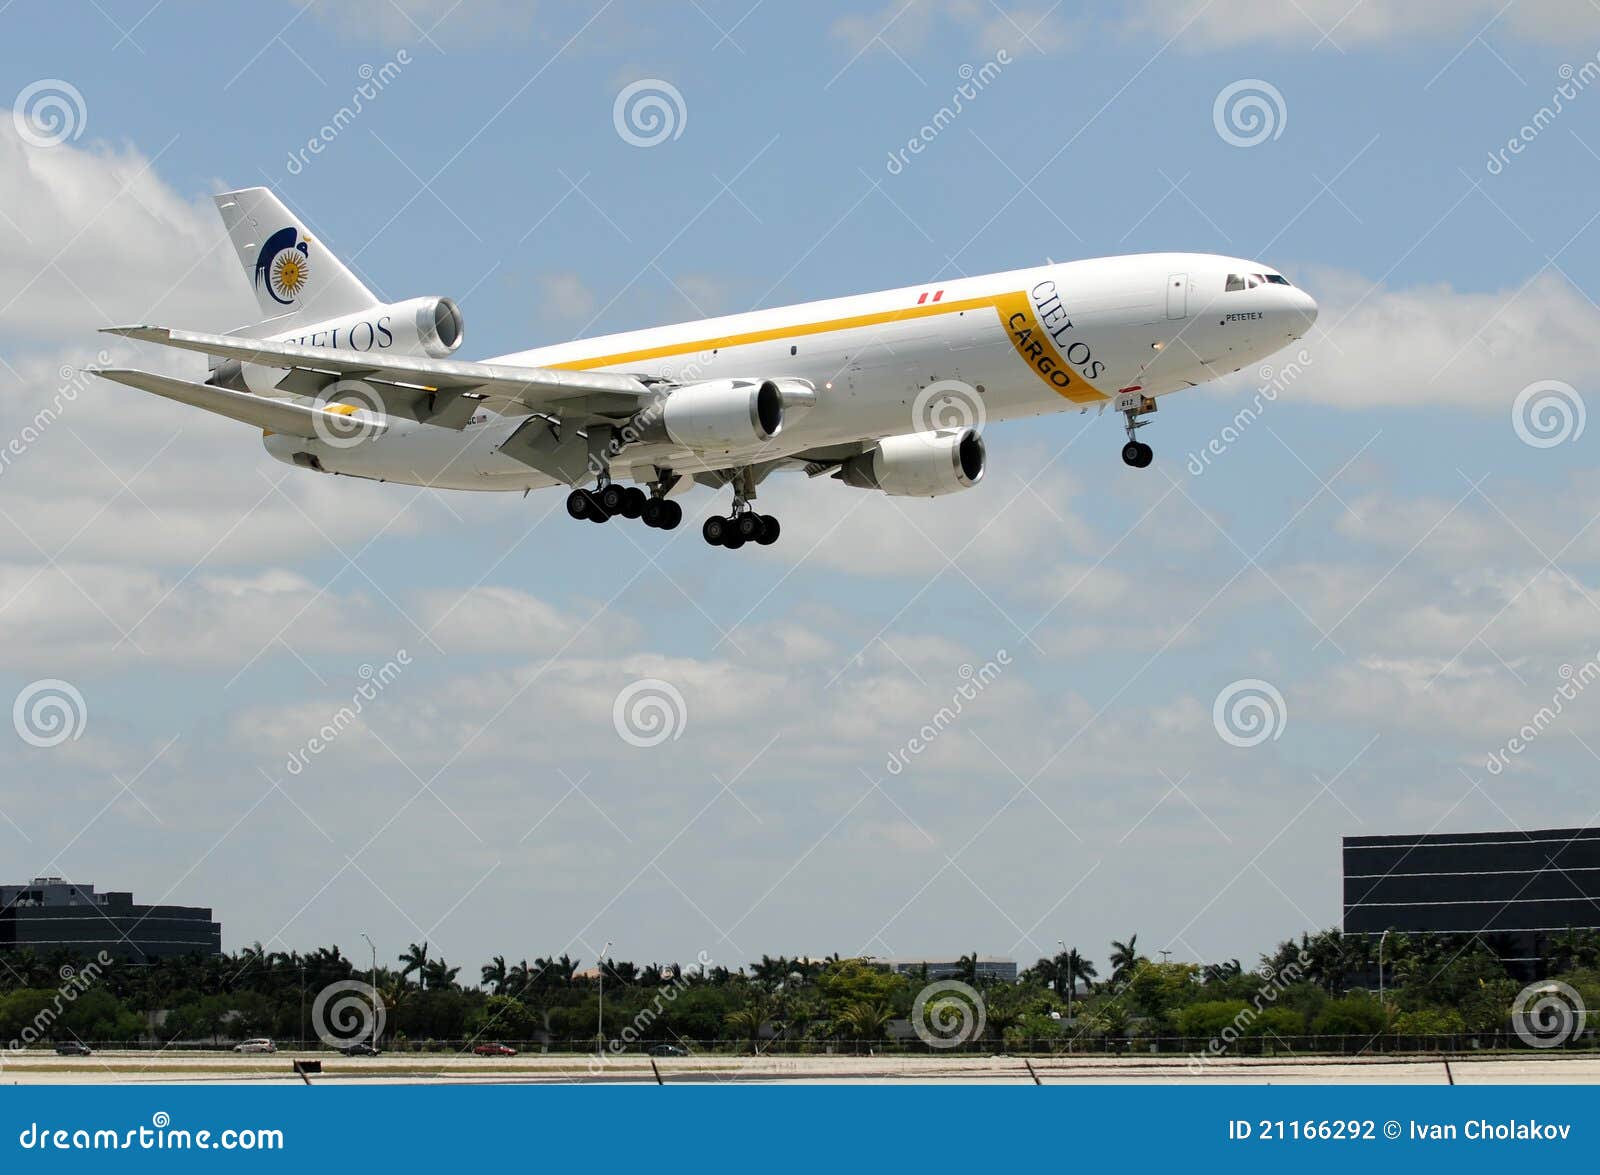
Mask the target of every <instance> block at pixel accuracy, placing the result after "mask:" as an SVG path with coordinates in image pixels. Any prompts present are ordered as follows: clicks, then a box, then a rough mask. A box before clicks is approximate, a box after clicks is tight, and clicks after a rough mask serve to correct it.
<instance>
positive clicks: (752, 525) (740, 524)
mask: <svg viewBox="0 0 1600 1175" xmlns="http://www.w3.org/2000/svg"><path fill="white" fill-rule="evenodd" d="M761 530H762V527H761V515H759V514H756V513H754V512H753V511H752V512H750V513H747V514H741V515H739V517H737V518H735V519H734V520H733V533H734V534H736V535H738V536H739V540H740V541H741V542H744V543H753V542H757V541H759V540H760V538H761Z"/></svg>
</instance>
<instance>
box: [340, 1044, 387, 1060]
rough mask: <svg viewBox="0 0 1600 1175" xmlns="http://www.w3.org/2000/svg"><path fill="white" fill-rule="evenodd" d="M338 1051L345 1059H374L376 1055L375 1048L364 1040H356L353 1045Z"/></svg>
mask: <svg viewBox="0 0 1600 1175" xmlns="http://www.w3.org/2000/svg"><path fill="white" fill-rule="evenodd" d="M339 1051H340V1052H341V1053H343V1054H344V1055H345V1056H347V1057H375V1056H377V1055H378V1050H377V1048H376V1047H375V1046H373V1045H372V1044H369V1043H368V1042H367V1041H364V1040H358V1041H356V1042H355V1043H354V1044H347V1045H345V1046H344V1048H342V1049H340V1050H339Z"/></svg>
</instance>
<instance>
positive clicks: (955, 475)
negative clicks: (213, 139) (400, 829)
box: [93, 188, 1317, 550]
mask: <svg viewBox="0 0 1600 1175" xmlns="http://www.w3.org/2000/svg"><path fill="white" fill-rule="evenodd" d="M216 203H217V208H218V211H219V212H220V213H221V216H222V220H223V223H224V225H225V226H226V228H227V231H228V236H229V239H230V240H231V242H232V244H233V247H234V249H235V250H236V252H237V253H238V256H239V260H240V262H241V264H242V266H243V269H244V273H245V277H246V279H247V280H248V281H249V283H250V286H251V289H252V291H253V292H254V294H255V296H256V300H257V304H258V305H259V307H260V309H261V311H262V313H263V315H264V316H265V317H264V319H263V320H262V321H261V322H257V323H254V324H250V325H247V326H244V327H240V328H238V329H235V330H233V331H231V332H229V333H227V334H220V335H219V334H207V333H202V332H197V331H188V330H182V329H174V328H168V327H161V326H122V327H108V328H106V331H107V333H110V334H113V335H119V336H122V337H126V338H130V339H138V340H143V341H146V342H151V343H157V344H160V345H162V346H167V347H174V348H178V349H180V350H185V351H197V352H200V353H201V354H204V355H206V356H207V357H208V362H209V374H208V375H207V377H206V379H205V381H204V382H203V383H195V382H192V381H189V380H184V379H178V378H174V377H171V376H166V375H158V374H155V373H152V372H145V371H136V370H129V369H123V368H100V369H93V370H94V373H95V374H97V375H99V376H101V377H103V378H105V379H108V380H114V381H116V382H118V383H122V384H126V385H128V386H131V387H134V388H139V389H142V390H144V391H147V392H152V393H154V394H156V395H158V396H164V397H166V398H168V399H171V400H176V401H178V402H180V403H183V404H188V405H191V406H193V407H196V408H203V409H205V410H206V411H208V412H213V413H216V414H218V415H221V416H225V417H228V418H230V419H233V420H237V421H240V422H242V423H245V424H250V425H254V426H256V427H258V428H260V429H262V431H263V443H264V444H265V446H266V450H267V452H268V453H269V454H271V455H272V456H273V457H275V458H276V459H278V460H280V461H284V462H288V463H289V464H292V465H296V466H300V467H302V468H305V469H309V470H313V471H316V472H318V473H324V474H333V475H342V476H347V477H360V478H368V479H372V480H376V481H380V482H391V481H392V482H400V483H403V484H406V485H414V486H428V487H438V488H446V489H457V490H517V491H521V492H522V493H524V494H526V493H527V492H528V491H530V490H534V489H540V488H545V487H551V486H558V485H559V486H567V487H569V491H570V492H569V493H568V495H567V501H566V507H567V512H568V514H570V515H571V516H572V517H573V518H574V519H578V520H589V521H592V522H606V521H608V520H610V519H612V518H617V517H621V518H626V519H642V520H643V522H644V523H645V525H646V526H649V527H655V528H658V529H662V530H672V529H675V528H676V527H677V526H678V525H679V524H680V523H681V522H682V520H683V507H682V504H681V502H680V501H679V500H678V499H679V498H681V497H682V495H683V494H685V493H686V492H688V491H689V490H690V489H692V488H693V487H694V486H695V485H697V484H698V485H702V486H707V487H711V488H713V489H720V488H723V487H731V489H732V491H733V504H732V509H731V510H730V512H729V513H728V514H727V515H722V514H720V513H717V514H713V515H711V516H710V517H708V518H707V519H706V520H705V523H704V525H703V527H702V536H703V537H704V539H705V541H706V542H708V543H710V544H711V545H713V546H720V547H724V548H727V549H730V550H737V549H738V548H740V547H742V546H744V545H745V544H746V543H755V544H758V545H769V544H771V543H772V542H774V541H775V540H776V539H777V538H778V535H779V532H780V526H779V523H778V520H777V519H776V518H773V517H772V516H771V515H764V514H761V513H759V512H758V511H757V510H756V508H755V507H754V506H753V505H752V503H753V502H754V501H755V500H756V496H757V487H758V486H759V485H760V484H761V483H762V482H763V481H764V480H765V478H766V477H767V476H768V475H769V474H771V473H773V472H776V471H779V470H783V471H790V470H794V471H803V472H805V473H806V474H808V475H809V476H811V477H813V478H815V477H821V476H829V477H832V478H835V479H837V480H839V481H841V482H843V483H844V484H845V485H847V486H851V487H854V488H856V489H860V490H866V491H871V492H878V493H884V494H890V495H897V496H914V497H936V496H939V495H941V494H949V493H955V492H958V491H960V490H965V489H970V488H971V487H972V486H974V485H977V484H978V482H979V481H981V480H982V478H983V474H984V469H985V465H986V460H987V459H986V453H985V448H984V442H983V437H982V430H983V428H984V426H985V425H986V423H988V422H993V421H1005V420H1012V419H1017V418H1022V417H1029V416H1039V415H1042V414H1044V413H1049V412H1063V411H1079V412H1083V411H1088V410H1090V409H1095V410H1097V411H1100V412H1104V411H1105V409H1107V408H1108V407H1109V408H1110V409H1111V410H1113V411H1115V412H1117V413H1120V414H1121V415H1122V416H1123V417H1124V420H1125V424H1124V428H1125V432H1126V436H1127V441H1126V443H1125V444H1124V446H1123V449H1122V459H1123V461H1124V462H1125V463H1127V464H1128V465H1129V466H1131V467H1133V468H1139V469H1142V468H1144V467H1146V466H1148V465H1149V464H1150V463H1151V460H1152V457H1153V453H1152V450H1151V448H1150V446H1149V445H1147V444H1145V443H1144V442H1142V441H1140V440H1139V439H1138V436H1137V431H1138V430H1139V429H1140V428H1142V427H1144V426H1145V425H1147V424H1148V423H1150V421H1148V420H1147V419H1145V418H1146V417H1148V416H1149V415H1150V414H1151V413H1154V412H1155V411H1156V408H1157V399H1158V398H1159V397H1161V396H1164V395H1169V394H1171V393H1172V392H1176V391H1182V390H1184V389H1186V388H1192V387H1195V386H1197V385H1199V384H1202V383H1205V382H1206V381H1208V380H1213V379H1217V378H1219V377H1221V376H1224V375H1227V374H1228V373H1230V372H1233V371H1237V370H1239V369H1240V368H1242V367H1244V366H1246V365H1247V364H1251V363H1255V362H1257V361H1259V360H1262V359H1265V358H1266V357H1267V356H1269V355H1271V354H1273V353H1274V352H1276V351H1278V350H1279V349H1281V348H1283V347H1285V346H1287V345H1288V344H1290V343H1291V342H1293V341H1295V340H1297V339H1299V338H1301V337H1302V336H1304V335H1305V333H1306V332H1307V331H1308V330H1310V328H1311V326H1312V324H1313V323H1314V322H1315V321H1316V317H1317V304H1316V302H1315V301H1314V300H1313V299H1312V298H1311V296H1310V295H1309V294H1307V293H1306V292H1305V291H1304V290H1301V289H1299V288H1297V287H1296V286H1294V285H1292V284H1291V283H1290V282H1289V281H1288V279H1286V278H1285V277H1284V276H1283V275H1282V274H1281V273H1279V272H1277V271H1276V270H1275V269H1273V268H1272V267H1270V266H1268V265H1264V264H1262V263H1260V262H1257V261H1248V260H1244V259H1240V258H1234V257H1225V256H1214V255H1209V254H1202V253H1150V254H1140V255H1135V256H1125V257H1107V258H1100V259H1095V260H1083V261H1066V262H1060V263H1052V264H1048V265H1044V266H1039V267H1036V268H1031V269H1020V270H1013V271H1010V272H1006V273H995V274H986V275H981V276H977V277H953V278H947V279H944V280H939V281H928V282H924V283H922V284H920V285H914V286H905V287H902V288H899V289H893V290H884V291H881V292H878V293H871V294H861V295H857V296H853V297H845V298H835V299H831V300H828V301H822V302H807V303H804V304H801V305H796V306H783V307H778V308H776V309H770V310H756V311H752V312H750V313H745V314H734V315H729V316H726V317H720V318H709V319H704V320H701V321H698V322H685V323H680V324H677V325H674V326H661V327H655V328H651V329H647V330H636V331H628V332H625V333H621V334H611V335H602V336H599V337H596V338H588V339H578V340H574V341H572V342H566V343H557V344H554V345H552V346H545V347H537V348H535V349H533V350H529V351H518V352H515V353H513V354H509V355H501V356H498V357H496V358H492V359H487V360H483V361H479V362H470V361H463V360H461V359H457V358H453V355H454V353H455V352H456V351H457V350H458V349H459V348H460V346H461V343H462V338H463V334H464V323H463V319H462V314H461V309H460V307H459V306H457V304H456V303H455V302H454V301H453V300H452V299H450V298H446V297H420V298H411V299H408V300H406V301H401V302H393V303H385V302H383V301H381V300H380V299H379V298H377V297H376V296H375V295H373V293H372V292H371V291H370V290H368V289H367V287H366V286H365V285H363V284H362V282H361V281H360V280H359V279H358V278H357V277H356V276H355V275H354V274H353V273H351V271H350V270H349V269H348V268H347V267H346V266H345V265H344V264H343V263H342V262H341V261H340V260H339V259H338V258H337V257H336V256H335V255H334V254H333V252H332V251H331V250H329V249H328V248H327V247H326V245H324V243H323V242H322V241H321V240H320V238H318V237H314V236H313V235H312V234H311V232H310V231H309V230H308V229H307V228H306V226H305V224H304V222H303V221H301V220H300V219H299V218H297V217H296V216H295V215H294V214H293V213H291V212H290V211H289V209H288V208H286V207H285V206H284V205H283V203H282V202H281V201H280V200H279V199H278V198H277V197H276V196H275V195H274V194H273V193H272V192H271V191H269V190H268V189H266V188H245V189H242V190H240V191H234V192H225V193H222V194H221V195H219V196H217V197H216Z"/></svg>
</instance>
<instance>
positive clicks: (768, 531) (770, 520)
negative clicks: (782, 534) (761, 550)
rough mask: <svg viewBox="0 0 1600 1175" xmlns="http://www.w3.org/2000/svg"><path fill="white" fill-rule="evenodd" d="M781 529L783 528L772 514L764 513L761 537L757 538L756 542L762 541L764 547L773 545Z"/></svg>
mask: <svg viewBox="0 0 1600 1175" xmlns="http://www.w3.org/2000/svg"><path fill="white" fill-rule="evenodd" d="M780 529H781V528H780V527H779V526H778V520H777V519H776V518H774V517H773V516H772V515H770V514H763V515H762V516H761V537H760V538H758V539H756V542H758V543H760V544H761V545H762V546H763V547H770V546H772V544H773V543H775V542H777V541H778V532H779V530H780Z"/></svg>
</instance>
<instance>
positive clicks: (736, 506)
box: [700, 467, 780, 551]
mask: <svg viewBox="0 0 1600 1175" xmlns="http://www.w3.org/2000/svg"><path fill="white" fill-rule="evenodd" d="M728 481H729V482H730V483H731V484H732V485H733V487H734V489H733V513H732V514H730V515H728V517H726V518H719V517H715V516H713V517H711V518H708V519H706V521H705V525H703V526H702V527H701V528H700V535H701V537H702V538H704V539H705V540H706V542H708V543H710V544H711V545H712V546H713V547H726V548H727V549H728V550H730V551H737V550H738V549H739V548H740V547H742V546H744V545H745V544H746V543H757V544H759V545H760V546H763V547H770V546H771V545H772V544H773V543H775V542H777V541H778V532H779V530H780V527H779V526H778V520H777V519H776V518H774V517H773V516H772V515H770V514H757V513H756V511H755V510H754V508H752V507H751V505H750V499H751V498H754V497H755V496H756V481H757V478H756V476H755V472H754V471H753V470H751V469H750V468H749V467H745V468H743V469H739V470H737V471H735V472H734V474H733V475H732V476H731V477H729V478H728Z"/></svg>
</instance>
